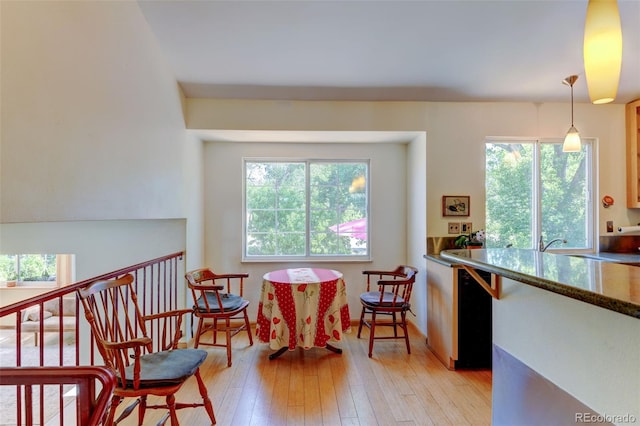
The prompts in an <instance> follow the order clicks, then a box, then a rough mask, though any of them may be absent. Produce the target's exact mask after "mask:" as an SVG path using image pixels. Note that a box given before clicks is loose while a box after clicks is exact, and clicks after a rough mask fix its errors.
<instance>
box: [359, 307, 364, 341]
mask: <svg viewBox="0 0 640 426" xmlns="http://www.w3.org/2000/svg"><path fill="white" fill-rule="evenodd" d="M362 324H364V306H363V307H362V313H361V314H360V325H359V326H358V339H359V338H360V333H362Z"/></svg>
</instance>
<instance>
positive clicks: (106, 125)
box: [0, 1, 186, 223]
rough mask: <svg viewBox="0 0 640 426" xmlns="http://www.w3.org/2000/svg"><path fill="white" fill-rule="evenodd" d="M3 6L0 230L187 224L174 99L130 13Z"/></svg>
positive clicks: (117, 6)
mask: <svg viewBox="0 0 640 426" xmlns="http://www.w3.org/2000/svg"><path fill="white" fill-rule="evenodd" d="M0 7H1V8H2V14H1V26H0V28H1V37H2V52H1V54H2V62H1V63H2V76H1V78H2V80H1V85H2V96H1V102H2V117H1V120H2V122H1V142H2V158H1V160H2V164H1V166H2V167H1V170H0V178H1V180H0V192H1V193H2V204H1V206H0V222H2V223H10V222H14V223H15V222H44V221H69V220H100V219H140V218H174V217H183V216H184V209H183V202H184V197H183V181H182V178H183V177H182V173H183V164H182V157H183V145H184V143H185V138H186V133H185V127H184V119H183V115H182V108H181V102H180V91H179V89H178V86H177V84H176V81H175V78H174V77H173V74H172V72H171V70H170V69H169V67H168V66H167V63H166V62H165V59H164V57H163V55H162V53H161V52H160V51H159V49H158V47H157V43H156V42H155V39H154V38H153V36H152V34H151V31H150V29H149V28H148V25H147V23H146V21H145V20H144V18H143V16H142V14H141V12H140V9H139V8H138V5H137V4H136V3H135V2H98V1H55V2H49V1H42V2H40V1H36V2H10V1H2V2H0Z"/></svg>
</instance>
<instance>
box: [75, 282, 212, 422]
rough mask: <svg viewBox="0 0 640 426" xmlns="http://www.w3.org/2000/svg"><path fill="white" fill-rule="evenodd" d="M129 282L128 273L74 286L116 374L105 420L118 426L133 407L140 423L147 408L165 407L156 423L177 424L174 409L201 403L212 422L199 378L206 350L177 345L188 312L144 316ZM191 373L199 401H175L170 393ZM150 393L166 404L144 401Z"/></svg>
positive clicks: (94, 335) (172, 311)
mask: <svg viewBox="0 0 640 426" xmlns="http://www.w3.org/2000/svg"><path fill="white" fill-rule="evenodd" d="M132 283H133V276H132V275H131V274H127V275H124V276H123V277H121V278H118V279H112V280H99V281H94V282H92V283H90V284H89V285H87V286H86V287H84V288H82V289H79V290H78V296H79V297H80V300H81V301H82V305H83V307H84V312H85V317H86V318H87V321H88V322H89V325H90V326H91V332H92V334H93V337H94V339H95V342H96V346H97V348H98V350H99V351H100V355H101V356H102V358H103V359H104V363H105V366H106V367H107V368H109V369H110V370H112V371H113V372H114V373H115V375H116V378H117V384H116V388H115V390H114V392H113V398H112V401H111V408H110V409H109V415H108V417H107V419H106V422H105V424H106V425H113V424H118V423H119V422H120V421H121V420H122V419H124V418H126V417H127V416H129V414H131V413H132V412H133V410H134V409H135V407H136V406H138V424H139V425H142V424H143V422H144V415H145V412H146V410H147V409H166V410H168V412H167V413H166V414H165V415H164V417H163V418H162V419H161V421H160V422H159V423H158V424H164V423H165V422H166V420H167V419H171V424H172V425H178V424H179V422H178V417H177V413H176V410H177V409H182V408H192V407H204V408H205V410H206V411H207V414H208V415H209V418H210V419H211V424H215V423H216V419H215V416H214V412H213V405H212V404H211V400H210V399H209V396H208V392H207V387H206V386H205V384H204V382H203V381H202V377H201V376H200V366H201V365H202V363H203V362H204V361H205V359H206V357H207V351H204V350H202V349H178V343H179V340H180V338H181V337H182V319H183V317H184V315H186V314H189V313H191V310H190V309H181V310H171V311H167V312H159V313H153V314H149V315H143V314H142V311H141V310H140V307H139V306H138V297H137V295H136V293H135V291H134V287H133V285H132ZM147 330H149V331H150V332H151V334H150V333H148V332H147ZM150 336H153V337H154V338H153V339H152V338H151V337H150ZM192 376H195V378H196V380H197V381H198V389H199V392H200V396H201V398H202V402H197V403H179V402H176V400H175V396H174V395H175V393H176V392H178V390H179V389H180V388H181V387H182V384H183V383H184V382H185V381H186V380H187V379H189V378H190V377H192ZM149 395H153V396H159V397H164V398H165V403H164V404H158V405H147V396H149ZM124 398H136V400H135V401H134V402H133V403H132V404H131V405H130V406H128V407H126V408H125V409H124V410H123V411H122V413H121V414H120V416H119V417H118V419H117V420H115V421H114V417H115V414H116V411H117V409H118V405H119V404H120V403H121V402H122V401H123V400H124Z"/></svg>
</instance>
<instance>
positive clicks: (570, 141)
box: [562, 75, 582, 152]
mask: <svg viewBox="0 0 640 426" xmlns="http://www.w3.org/2000/svg"><path fill="white" fill-rule="evenodd" d="M577 79H578V76H577V75H570V76H569V77H567V78H565V79H564V80H563V81H562V83H564V84H566V85H567V86H569V87H571V127H570V128H569V131H568V132H567V136H565V137H564V143H563V144H562V152H580V150H581V149H582V144H581V142H580V133H578V129H576V128H575V126H574V125H573V84H574V83H575V82H576V80H577Z"/></svg>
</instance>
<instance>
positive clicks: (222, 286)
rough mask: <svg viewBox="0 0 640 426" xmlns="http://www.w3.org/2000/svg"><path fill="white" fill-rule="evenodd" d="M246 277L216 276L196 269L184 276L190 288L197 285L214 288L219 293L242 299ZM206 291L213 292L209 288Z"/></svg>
mask: <svg viewBox="0 0 640 426" xmlns="http://www.w3.org/2000/svg"><path fill="white" fill-rule="evenodd" d="M247 277H249V274H216V273H215V272H213V271H212V270H211V269H209V268H201V269H196V270H193V271H189V272H187V273H186V274H185V278H186V279H187V282H188V283H189V286H190V288H191V287H197V286H199V285H207V286H214V287H216V289H217V290H219V291H222V292H224V293H232V294H235V295H238V296H240V297H243V293H244V279H245V278H247ZM207 289H208V290H213V289H212V288H210V287H209V288H207Z"/></svg>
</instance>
